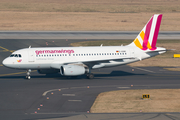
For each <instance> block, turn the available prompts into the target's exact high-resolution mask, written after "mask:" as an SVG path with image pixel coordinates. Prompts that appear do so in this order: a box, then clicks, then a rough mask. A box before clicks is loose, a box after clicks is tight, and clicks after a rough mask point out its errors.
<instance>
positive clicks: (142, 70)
mask: <svg viewBox="0 0 180 120" xmlns="http://www.w3.org/2000/svg"><path fill="white" fill-rule="evenodd" d="M133 68H135V69H139V70H142V71H146V72H151V73H154V72H153V71H150V70H146V69H142V68H138V67H133Z"/></svg>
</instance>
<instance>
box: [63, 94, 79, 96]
mask: <svg viewBox="0 0 180 120" xmlns="http://www.w3.org/2000/svg"><path fill="white" fill-rule="evenodd" d="M62 96H76V95H75V94H62Z"/></svg>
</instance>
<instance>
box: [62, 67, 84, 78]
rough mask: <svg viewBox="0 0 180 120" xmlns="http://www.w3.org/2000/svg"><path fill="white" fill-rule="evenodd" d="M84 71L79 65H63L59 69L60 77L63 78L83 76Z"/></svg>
mask: <svg viewBox="0 0 180 120" xmlns="http://www.w3.org/2000/svg"><path fill="white" fill-rule="evenodd" d="M85 72H86V69H85V68H84V67H83V66H79V65H63V66H61V68H60V73H61V75H64V76H77V75H83V74H85Z"/></svg>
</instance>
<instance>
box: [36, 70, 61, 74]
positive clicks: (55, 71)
mask: <svg viewBox="0 0 180 120" xmlns="http://www.w3.org/2000/svg"><path fill="white" fill-rule="evenodd" d="M37 71H38V73H39V74H54V73H59V70H57V69H40V70H37Z"/></svg>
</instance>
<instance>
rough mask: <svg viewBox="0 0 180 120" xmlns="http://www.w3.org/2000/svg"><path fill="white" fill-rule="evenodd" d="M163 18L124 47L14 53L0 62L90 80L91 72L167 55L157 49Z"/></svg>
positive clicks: (155, 17) (157, 18) (153, 21)
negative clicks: (83, 77) (81, 76)
mask: <svg viewBox="0 0 180 120" xmlns="http://www.w3.org/2000/svg"><path fill="white" fill-rule="evenodd" d="M161 19H162V14H155V15H153V16H152V17H151V18H150V20H149V21H148V22H147V24H146V25H145V26H144V28H143V29H142V31H141V32H140V33H139V35H138V36H137V37H136V38H135V40H134V41H133V42H132V43H131V44H129V45H127V46H98V47H97V46H91V47H40V48H24V49H20V50H17V51H15V52H13V53H12V54H11V55H10V56H9V57H7V58H6V59H4V61H3V62H2V63H3V65H4V66H6V67H8V68H14V69H21V70H27V76H26V78H27V79H30V78H31V77H30V72H31V70H37V71H38V72H39V73H40V74H51V73H60V74H61V75H63V76H79V75H83V74H86V75H87V78H89V79H92V78H94V75H93V74H92V73H91V70H92V69H97V68H105V67H113V66H119V65H124V64H128V63H132V62H136V61H140V60H143V59H146V58H150V57H153V56H156V55H159V54H162V53H165V52H166V49H165V48H162V47H156V42H157V38H158V33H159V28H160V24H161Z"/></svg>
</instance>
